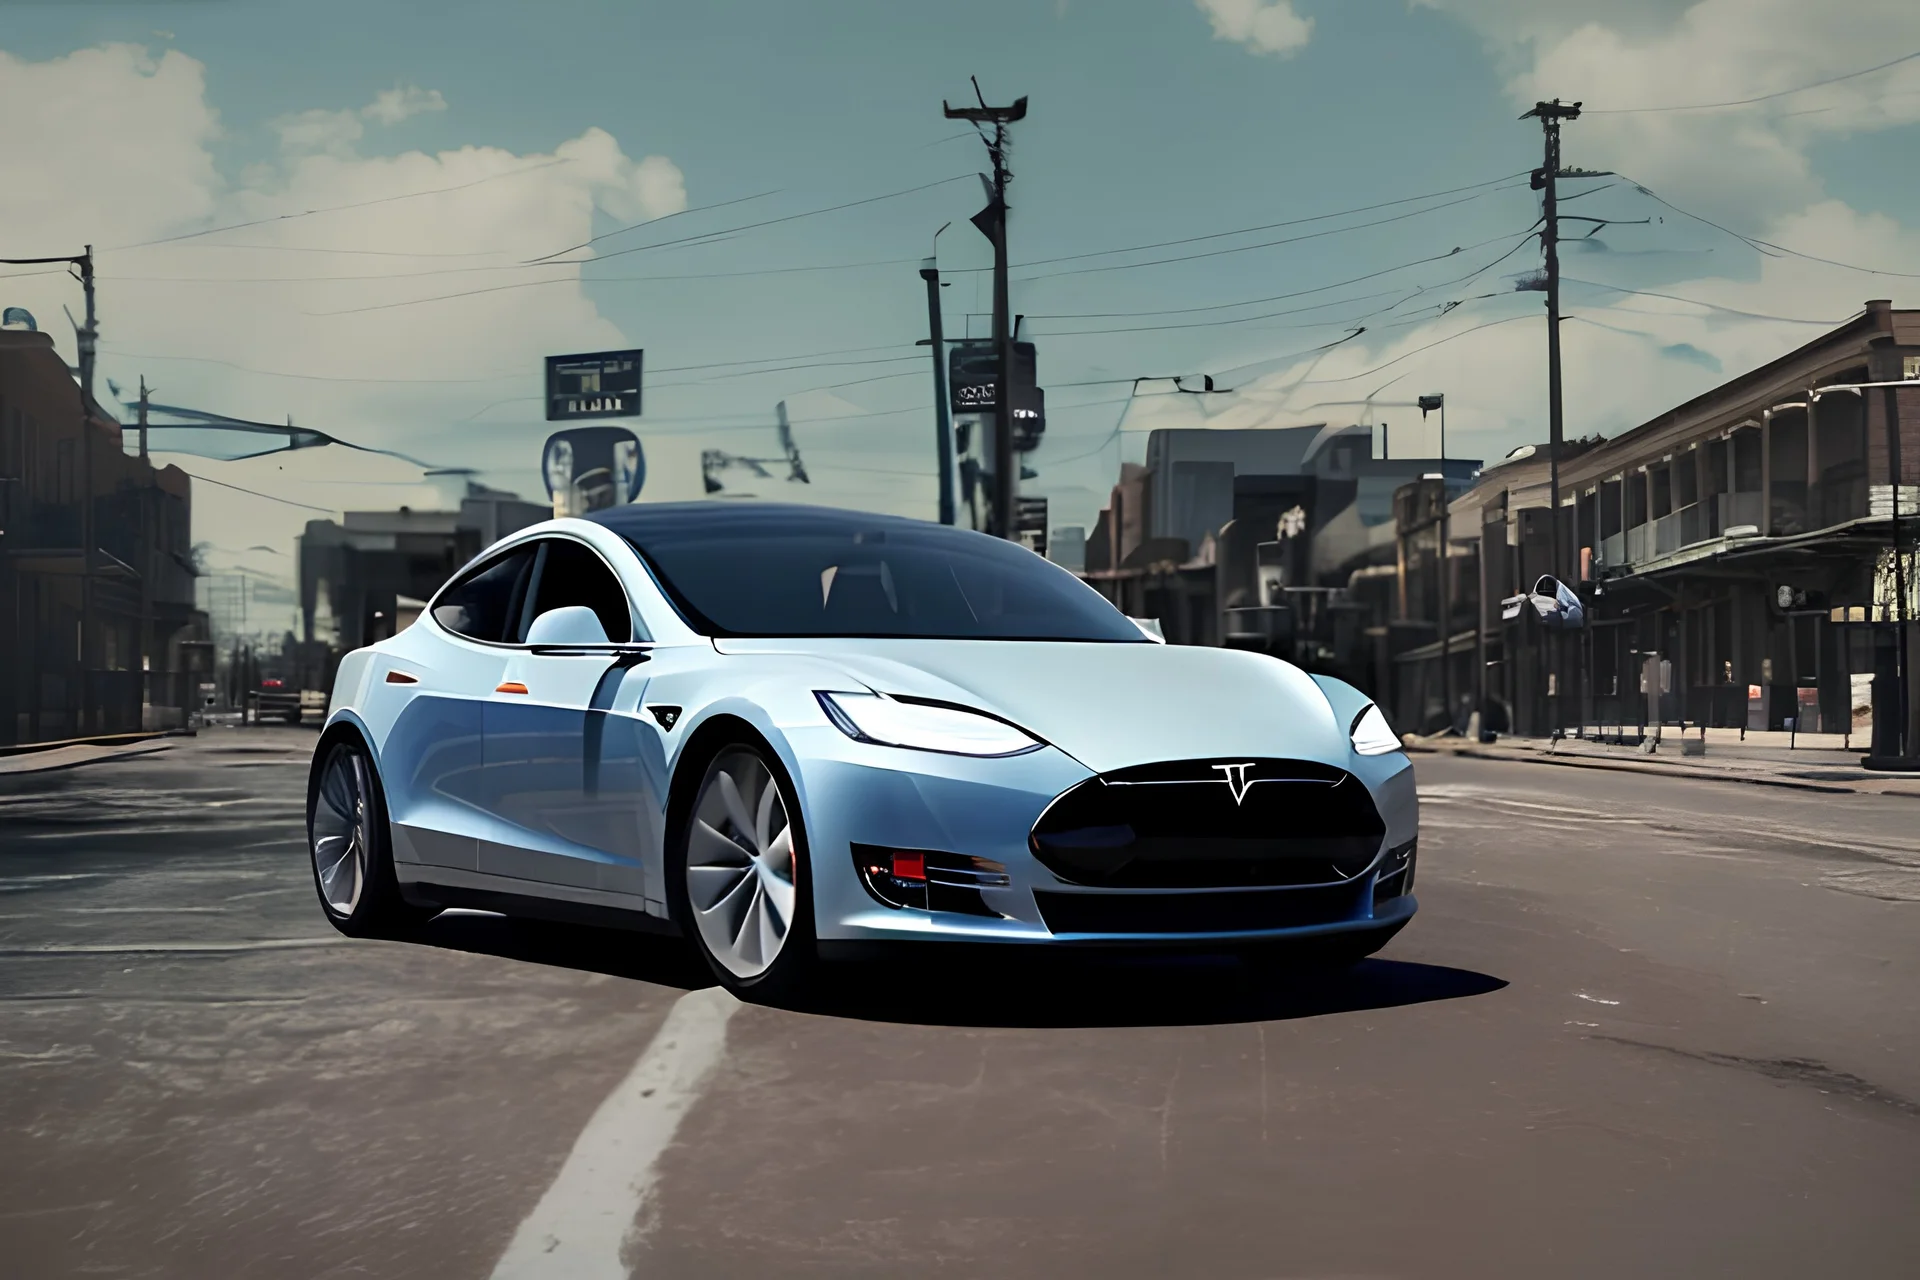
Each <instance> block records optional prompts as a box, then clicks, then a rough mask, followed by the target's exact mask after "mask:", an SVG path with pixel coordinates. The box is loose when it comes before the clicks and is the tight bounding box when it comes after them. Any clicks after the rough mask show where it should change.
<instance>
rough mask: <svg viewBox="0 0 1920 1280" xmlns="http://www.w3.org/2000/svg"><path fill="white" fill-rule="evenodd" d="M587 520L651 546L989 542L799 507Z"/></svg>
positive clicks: (708, 506)
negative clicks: (678, 542)
mask: <svg viewBox="0 0 1920 1280" xmlns="http://www.w3.org/2000/svg"><path fill="white" fill-rule="evenodd" d="M585 518H586V519H588V520H591V521H593V522H594V523H595V524H601V525H605V526H606V527H607V528H609V529H611V530H613V531H614V532H615V533H618V534H620V535H621V536H623V537H625V538H628V539H631V540H632V541H634V542H636V543H638V544H640V545H641V546H645V545H646V544H647V543H648V542H649V541H650V540H652V539H655V538H662V537H665V538H681V537H694V538H706V537H748V538H760V537H778V536H780V535H782V534H809V533H810V534H826V535H829V536H833V535H844V536H849V537H850V536H852V535H853V534H856V533H868V532H873V531H875V530H887V529H898V530H900V531H902V532H907V531H912V532H915V533H921V534H925V533H935V534H946V535H949V536H955V537H968V536H971V537H985V536H986V535H985V534H978V533H974V532H973V531H972V530H970V529H958V528H952V527H950V526H947V525H940V524H935V523H933V522H932V521H929V520H913V519H909V518H908V517H905V516H888V515H879V514H877V513H875V512H871V511H846V510H842V509H840V508H838V507H816V506H810V505H807V504H804V503H798V502H747V501H727V502H635V503H629V504H627V505H625V506H619V507H605V508H602V509H601V510H599V511H594V512H591V513H589V514H588V515H587V516H586V517H585Z"/></svg>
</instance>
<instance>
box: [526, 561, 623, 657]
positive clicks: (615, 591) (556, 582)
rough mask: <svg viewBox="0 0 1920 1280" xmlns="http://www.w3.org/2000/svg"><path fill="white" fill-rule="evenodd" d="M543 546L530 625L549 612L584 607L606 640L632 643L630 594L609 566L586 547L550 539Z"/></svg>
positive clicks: (529, 614) (529, 615)
mask: <svg viewBox="0 0 1920 1280" xmlns="http://www.w3.org/2000/svg"><path fill="white" fill-rule="evenodd" d="M541 545H542V546H544V547H545V548H546V558H545V559H543V560H542V561H541V562H540V576H539V578H538V580H537V582H536V584H535V586H534V602H533V608H532V609H531V610H529V611H528V612H527V615H526V617H527V623H528V625H531V624H532V622H533V619H535V618H537V617H539V616H540V615H541V614H543V613H545V612H547V610H549V609H561V608H565V607H566V606H568V605H585V606H586V607H587V608H589V609H591V610H593V611H594V613H595V614H596V615H597V616H598V617H599V619H600V626H601V628H602V629H604V630H605V631H606V633H607V639H609V640H611V641H613V642H614V643H616V644H624V643H626V642H627V641H628V640H630V639H632V638H633V631H632V627H631V624H630V622H629V621H628V618H629V614H628V611H627V593H626V591H625V589H624V588H622V587H621V585H620V579H618V578H616V577H614V575H613V570H611V569H609V568H607V565H606V562H605V561H604V560H602V559H601V558H600V557H599V556H598V555H596V554H594V552H593V551H592V550H591V549H589V548H588V547H586V546H585V545H583V544H581V543H578V542H571V541H568V540H567V539H565V538H549V539H548V540H547V541H546V542H544V543H542V544H541ZM523 634H524V633H523Z"/></svg>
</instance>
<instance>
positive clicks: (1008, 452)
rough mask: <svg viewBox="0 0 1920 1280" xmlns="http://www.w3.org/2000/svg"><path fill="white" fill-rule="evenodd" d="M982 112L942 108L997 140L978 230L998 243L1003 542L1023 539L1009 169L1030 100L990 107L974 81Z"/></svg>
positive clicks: (992, 516) (998, 527)
mask: <svg viewBox="0 0 1920 1280" xmlns="http://www.w3.org/2000/svg"><path fill="white" fill-rule="evenodd" d="M973 94H974V97H975V98H976V99H977V100H978V101H979V103H980V105H979V106H977V107H953V106H949V105H947V103H946V102H945V101H942V102H941V104H940V109H941V111H942V112H943V113H945V115H946V118H947V119H949V120H966V121H968V122H970V123H972V124H973V125H974V126H975V127H979V126H981V125H986V124H990V125H992V126H993V136H992V138H991V139H988V140H987V154H988V155H989V156H990V157H991V158H992V160H993V177H992V178H991V179H985V178H983V181H985V182H986V184H987V207H986V208H984V209H982V210H981V211H980V212H979V213H976V214H975V215H973V219H972V221H973V225H974V226H975V227H978V228H979V229H980V233H981V234H982V235H984V236H986V237H987V239H988V240H990V241H992V242H993V350H994V359H995V361H996V362H997V363H998V365H999V371H998V372H997V373H996V374H995V375H994V414H993V497H992V506H991V509H990V511H989V512H988V518H987V532H988V533H991V534H993V535H994V536H995V537H999V538H1013V537H1015V536H1017V534H1018V530H1017V527H1016V526H1017V522H1016V520H1015V518H1014V507H1015V505H1016V503H1017V499H1018V495H1019V492H1020V470H1019V468H1020V462H1019V459H1018V458H1016V457H1015V456H1014V451H1013V324H1012V318H1013V317H1012V314H1011V307H1010V305H1009V303H1008V298H1007V180H1008V179H1009V178H1011V177H1012V176H1013V174H1012V173H1011V172H1010V171H1009V170H1008V168H1007V150H1008V145H1009V143H1008V138H1007V126H1008V125H1010V124H1012V123H1014V122H1015V121H1018V120H1024V119H1026V115H1027V100H1026V99H1025V98H1018V99H1016V100H1015V101H1014V103H1013V105H1012V106H1008V107H990V106H988V105H987V100H986V97H985V96H984V95H983V94H982V93H981V92H980V81H979V80H978V78H976V79H975V80H974V82H973Z"/></svg>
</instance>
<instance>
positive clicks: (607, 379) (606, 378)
mask: <svg viewBox="0 0 1920 1280" xmlns="http://www.w3.org/2000/svg"><path fill="white" fill-rule="evenodd" d="M643 355H644V353H643V352H640V351H596V352H590V353H588V354H586V355H576V356H548V357H547V421H548V422H576V421H579V420H581V419H585V418H637V417H639V416H640V369H641V357H642V356H643Z"/></svg>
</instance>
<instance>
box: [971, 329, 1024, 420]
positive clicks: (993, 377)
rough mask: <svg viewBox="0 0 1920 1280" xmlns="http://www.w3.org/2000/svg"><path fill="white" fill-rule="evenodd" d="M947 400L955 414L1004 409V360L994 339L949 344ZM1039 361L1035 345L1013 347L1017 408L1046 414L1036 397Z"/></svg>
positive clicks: (1017, 411) (1015, 404)
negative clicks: (1001, 389)
mask: <svg viewBox="0 0 1920 1280" xmlns="http://www.w3.org/2000/svg"><path fill="white" fill-rule="evenodd" d="M948 346H949V350H948V352H947V388H948V390H947V397H948V400H949V401H950V405H949V407H950V408H951V409H952V410H953V412H955V413H992V412H994V411H995V410H996V409H998V408H999V407H1000V378H999V373H1000V360H999V357H998V356H997V355H996V354H995V353H994V349H993V340H992V339H991V338H960V339H956V340H955V341H953V342H952V343H949V344H948ZM1036 377H1037V374H1036V361H1035V355H1034V349H1033V344H1032V343H1031V342H1016V343H1014V344H1013V386H1014V396H1013V407H1014V411H1015V415H1016V417H1017V416H1018V415H1019V411H1020V410H1022V409H1032V410H1035V411H1038V412H1044V408H1043V405H1042V403H1041V402H1040V399H1039V397H1038V396H1037V395H1035V391H1036V387H1035V381H1036Z"/></svg>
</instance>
